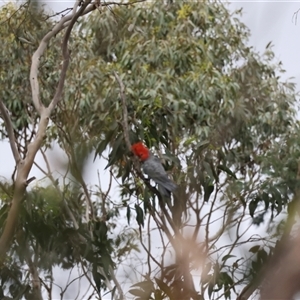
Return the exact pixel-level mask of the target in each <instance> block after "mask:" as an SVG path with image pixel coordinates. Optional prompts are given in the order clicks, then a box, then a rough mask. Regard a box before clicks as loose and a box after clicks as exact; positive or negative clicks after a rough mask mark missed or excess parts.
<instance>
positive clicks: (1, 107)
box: [0, 100, 21, 164]
mask: <svg viewBox="0 0 300 300" xmlns="http://www.w3.org/2000/svg"><path fill="white" fill-rule="evenodd" d="M0 111H1V114H2V117H3V120H4V124H5V127H6V131H7V134H8V139H9V143H10V148H11V151H12V153H13V155H14V159H15V162H16V164H18V163H19V162H20V160H21V157H20V154H19V152H18V149H17V145H16V137H15V134H14V130H13V124H12V121H11V119H10V116H9V114H8V109H7V108H6V106H5V105H4V103H3V102H2V100H0Z"/></svg>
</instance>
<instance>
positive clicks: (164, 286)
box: [155, 278, 172, 298]
mask: <svg viewBox="0 0 300 300" xmlns="http://www.w3.org/2000/svg"><path fill="white" fill-rule="evenodd" d="M155 281H156V283H157V285H158V286H159V288H160V289H161V290H162V291H163V292H164V293H165V294H166V295H167V296H168V297H170V298H172V291H171V289H170V288H169V286H168V285H167V284H166V283H165V282H163V281H162V280H161V279H158V278H155Z"/></svg>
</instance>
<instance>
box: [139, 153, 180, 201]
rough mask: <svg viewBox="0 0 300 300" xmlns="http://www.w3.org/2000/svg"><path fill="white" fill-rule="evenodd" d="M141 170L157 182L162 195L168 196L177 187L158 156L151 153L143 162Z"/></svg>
mask: <svg viewBox="0 0 300 300" xmlns="http://www.w3.org/2000/svg"><path fill="white" fill-rule="evenodd" d="M143 171H144V172H145V174H147V175H148V176H149V177H150V178H151V179H153V180H154V181H155V182H156V183H157V184H158V190H159V192H160V193H161V194H162V196H164V197H170V193H171V192H174V191H175V190H176V189H177V185H176V183H174V182H173V181H172V180H171V179H170V178H169V176H168V174H167V172H166V171H165V169H164V167H163V165H162V164H161V162H160V160H159V158H158V157H156V156H154V155H153V154H152V153H150V156H149V158H148V159H147V160H145V161H144V162H143Z"/></svg>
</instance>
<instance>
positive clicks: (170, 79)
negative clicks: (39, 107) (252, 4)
mask: <svg viewBox="0 0 300 300" xmlns="http://www.w3.org/2000/svg"><path fill="white" fill-rule="evenodd" d="M99 9H100V10H101V13H100V12H99V10H95V11H94V12H93V13H92V14H90V15H88V16H86V17H85V18H83V19H81V20H80V21H79V22H78V24H77V26H76V28H75V30H74V31H73V33H72V36H71V40H70V49H71V51H72V52H71V64H70V67H69V70H68V76H67V80H66V83H65V88H64V94H63V99H62V101H61V102H60V103H59V105H58V107H57V109H56V110H55V112H54V113H53V116H52V119H51V124H50V126H49V127H48V130H47V135H46V139H45V142H44V145H43V148H42V149H41V154H42V156H41V157H42V158H43V159H44V160H45V161H46V162H47V163H46V164H43V163H41V162H40V161H38V160H36V165H37V167H38V168H39V169H40V170H42V172H43V173H44V175H45V178H46V180H45V179H44V178H43V179H42V178H38V180H36V181H34V182H33V183H31V184H30V187H29V188H28V189H27V193H26V195H25V196H24V204H23V207H22V211H21V216H20V219H19V225H18V229H17V232H16V237H15V240H14V242H13V245H12V247H11V249H10V251H9V256H8V258H7V260H6V262H5V264H4V266H3V267H2V268H1V273H0V278H1V288H0V296H1V297H4V295H7V297H12V298H13V299H21V298H22V297H23V296H24V297H25V298H26V299H37V298H36V295H35V294H34V293H35V288H34V284H33V283H32V281H31V279H30V278H31V277H30V274H31V275H32V269H33V266H34V268H35V269H36V270H37V271H38V272H39V274H40V275H39V276H40V278H41V282H42V288H43V289H44V291H45V293H48V294H50V295H51V293H52V285H53V283H55V284H57V281H56V280H55V278H54V277H55V276H54V275H55V274H54V273H53V272H54V267H56V266H58V267H59V268H60V269H62V270H65V271H66V270H69V271H70V270H73V268H75V267H76V266H79V269H80V271H79V277H80V276H82V277H83V276H85V277H86V278H88V281H87V283H86V284H88V285H91V286H92V287H93V291H92V292H91V295H92V294H93V293H95V295H98V296H97V297H100V294H102V295H103V294H104V293H105V290H106V289H108V290H109V291H110V292H111V294H112V296H116V295H118V297H119V298H122V297H123V293H125V292H127V291H128V286H129V285H134V286H133V287H132V288H131V290H130V292H129V293H127V294H126V298H130V297H132V296H133V297H135V299H177V298H178V297H179V296H180V299H190V298H193V299H204V298H206V297H207V296H209V298H210V299H218V298H227V299H232V298H234V297H236V296H237V295H238V294H239V293H240V290H241V287H243V286H244V285H246V284H248V283H249V282H250V283H251V281H252V279H253V278H255V276H256V274H257V273H258V272H259V270H260V269H261V266H262V265H263V264H264V263H265V262H266V260H267V258H268V256H270V255H271V254H272V253H273V251H274V247H275V244H276V241H277V240H278V239H280V236H281V234H282V228H283V227H282V223H281V222H279V221H282V220H283V219H284V218H283V217H282V218H279V216H278V215H279V214H280V216H281V215H282V216H285V215H284V214H285V213H286V212H287V210H286V208H287V206H288V204H289V203H291V201H292V199H293V196H294V193H295V190H296V189H297V186H298V182H297V171H298V169H297V158H298V156H299V151H300V149H299V147H298V145H297V141H298V140H299V139H298V135H299V132H298V123H297V121H296V120H295V104H296V96H297V95H296V93H295V86H294V84H293V83H291V82H283V81H282V80H281V78H280V73H281V72H283V70H282V68H281V65H280V64H277V63H274V60H273V59H274V53H273V52H272V48H271V46H270V45H268V46H267V47H266V49H265V52H264V53H263V54H259V53H256V52H255V51H254V50H253V49H252V48H251V47H250V46H249V45H248V37H249V32H248V29H247V28H246V27H245V26H244V25H243V24H242V23H241V22H240V21H239V19H238V13H237V12H235V13H230V12H229V11H228V9H227V8H226V6H224V4H222V3H221V2H218V1H213V2H208V1H195V2H186V3H184V2H182V1H174V3H168V4H164V5H162V4H161V3H160V2H156V1H155V2H150V3H143V4H135V5H132V6H126V7H124V6H112V7H110V8H99ZM0 15H1V19H5V21H4V22H2V23H1V33H2V43H1V44H0V51H1V56H0V64H1V70H0V78H1V94H0V97H1V99H2V101H3V102H4V103H5V105H6V107H7V108H8V110H9V111H10V112H11V119H12V122H13V125H14V131H15V134H16V139H17V144H18V148H19V150H20V151H21V153H26V151H27V145H28V143H29V142H30V141H31V139H32V138H33V137H34V135H35V130H36V126H37V123H36V122H37V120H38V115H37V114H36V112H35V109H34V106H33V105H32V103H31V89H30V84H29V80H28V77H29V69H30V64H31V56H32V53H33V52H34V50H35V49H36V48H37V46H38V44H39V42H40V40H41V38H42V37H43V36H44V35H45V34H46V33H47V32H48V31H49V30H50V29H51V27H52V26H53V24H54V23H55V19H51V18H49V17H47V15H46V14H45V13H44V12H43V13H42V12H41V10H40V9H30V6H26V5H24V6H22V7H21V8H20V9H18V10H16V7H14V6H12V5H11V4H9V5H6V6H3V7H2V9H1V12H0ZM61 38H62V35H60V34H59V35H57V36H56V37H55V40H53V41H51V43H50V45H49V49H48V51H47V54H46V56H44V57H43V61H42V62H41V68H40V78H39V80H40V84H41V100H42V101H43V103H45V104H48V101H49V99H50V98H51V96H53V93H54V91H55V87H56V83H57V80H58V77H59V74H60V66H61V54H60V52H61V50H60V41H61ZM114 72H117V73H118V74H119V77H120V78H121V80H122V82H123V84H124V86H125V96H126V103H127V105H126V109H125V107H124V100H125V99H124V98H122V94H121V93H120V85H119V84H118V81H117V80H116V76H115V75H114ZM124 110H125V111H127V113H128V116H127V119H124V116H125V117H126V114H124ZM124 124H125V125H124ZM126 125H128V127H126ZM1 126H2V127H1V133H2V137H3V140H7V134H6V131H5V127H4V124H1ZM127 130H128V132H126V131H127ZM124 135H125V136H126V135H128V136H129V138H130V142H135V141H138V140H143V141H144V142H145V143H146V144H147V145H148V146H149V147H150V148H152V150H153V151H154V152H156V153H157V154H158V155H159V156H160V157H161V158H162V160H163V162H164V165H165V167H166V169H167V171H168V172H169V173H170V174H172V177H173V179H174V181H175V182H176V183H177V184H178V185H179V186H180V188H179V189H178V191H177V193H176V194H175V195H174V199H173V200H172V201H174V205H172V204H171V203H167V204H168V205H165V203H163V202H162V201H158V200H159V199H158V197H157V196H158V195H157V193H156V191H155V190H154V189H149V188H148V187H147V185H146V184H145V183H144V182H143V178H139V177H138V176H137V172H136V171H134V166H133V161H134V160H133V157H132V155H131V154H130V152H129V150H128V147H127V145H126V142H125V139H124ZM54 145H59V147H60V149H58V147H55V146H54ZM53 147H54V148H55V149H56V150H55V151H56V152H55V151H54V155H58V156H61V155H62V154H61V153H62V152H63V153H64V154H65V155H64V156H61V157H62V158H61V161H62V162H63V163H62V165H61V166H59V171H58V172H54V171H57V170H55V166H52V165H51V164H49V161H48V159H47V155H49V153H52V152H51V149H52V148H53ZM55 153H59V154H55ZM91 158H94V159H97V160H96V161H97V162H98V163H99V162H101V163H99V164H100V165H98V166H95V164H96V163H95V164H94V165H93V170H87V166H89V164H87V162H89V161H90V159H91ZM98 158H100V160H99V159H98ZM104 161H105V164H103V162H104ZM105 165H106V171H105V170H104V167H105ZM99 166H100V167H99ZM103 166H104V167H103ZM95 169H99V173H100V176H99V183H98V184H96V185H94V184H92V183H91V182H87V181H86V176H85V175H86V174H87V173H92V174H94V175H95V177H96V176H97V172H95ZM62 174H63V175H62ZM95 182H96V180H95ZM107 182H109V184H106V183H107ZM112 182H113V184H111V183H112ZM103 183H105V184H106V185H107V186H108V188H106V187H105V188H103ZM13 188H14V183H13V182H11V181H10V180H9V178H7V179H5V180H2V182H1V210H0V226H2V227H3V224H4V222H5V220H6V216H7V212H8V210H9V208H10V207H9V203H10V199H11V196H12V193H13ZM116 191H117V192H116ZM122 219H124V220H122ZM126 219H127V220H126ZM257 227H258V228H259V229H260V234H259V235H258V234H256V229H257ZM253 228H255V233H254V231H253ZM266 228H267V229H266ZM137 253H138V254H137ZM135 255H137V256H138V257H139V259H140V260H141V265H142V267H141V266H138V263H137V262H136V265H130V266H127V267H126V268H125V267H124V266H125V265H127V263H126V262H128V261H130V259H131V258H132V257H135ZM27 266H28V267H29V268H28V267H27ZM122 268H125V271H122ZM122 272H125V273H126V272H128V273H131V272H134V273H136V277H135V279H132V278H133V277H130V276H129V278H128V280H127V281H126V282H124V285H123V286H121V285H120V283H119V282H120V276H121V274H122ZM199 273H201V276H200V280H199V278H198V275H199ZM53 274H54V275H53ZM58 284H59V283H58ZM67 287H68V286H67ZM67 287H66V289H64V288H62V289H61V293H62V294H61V297H63V295H64V293H65V292H66V290H67ZM52 297H54V295H52ZM81 297H83V295H82V296H81ZM91 297H92V296H91ZM176 297H177V298H176ZM7 299H9V298H7ZM99 299H100V298H99ZM116 299H117V298H116Z"/></svg>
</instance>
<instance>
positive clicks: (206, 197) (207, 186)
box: [204, 182, 215, 202]
mask: <svg viewBox="0 0 300 300" xmlns="http://www.w3.org/2000/svg"><path fill="white" fill-rule="evenodd" d="M214 189H215V187H214V185H213V184H211V183H209V182H206V183H205V185H204V202H208V200H209V197H210V195H211V194H212V192H213V191H214Z"/></svg>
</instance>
